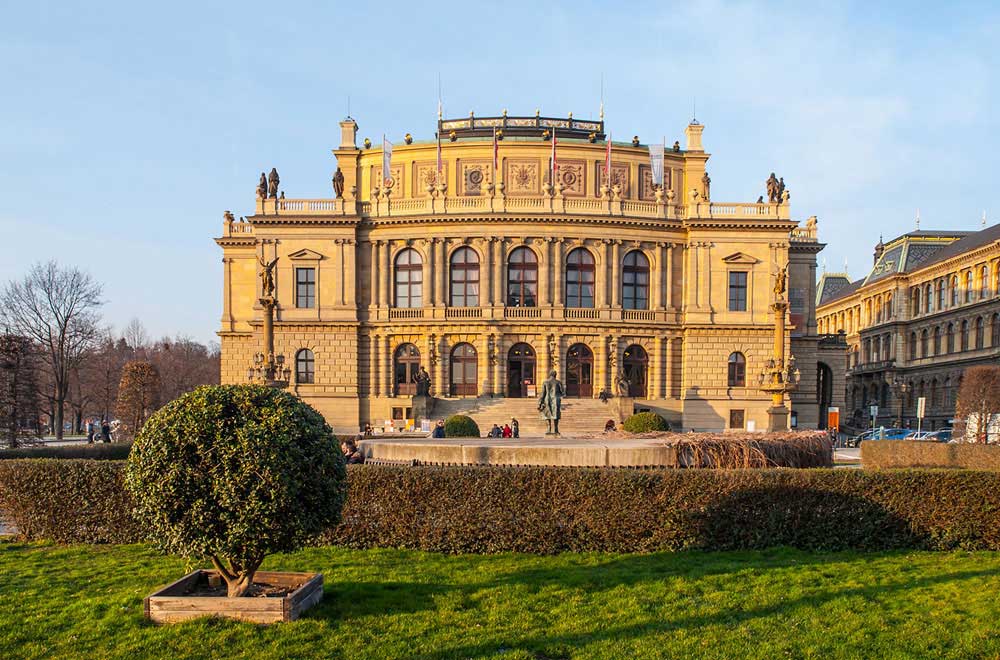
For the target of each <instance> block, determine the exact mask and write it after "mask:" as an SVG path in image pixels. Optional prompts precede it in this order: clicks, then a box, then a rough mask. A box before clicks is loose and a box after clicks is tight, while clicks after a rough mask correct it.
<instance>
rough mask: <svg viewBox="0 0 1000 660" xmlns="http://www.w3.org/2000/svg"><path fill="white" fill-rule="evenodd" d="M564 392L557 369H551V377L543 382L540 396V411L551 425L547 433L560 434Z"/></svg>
mask: <svg viewBox="0 0 1000 660" xmlns="http://www.w3.org/2000/svg"><path fill="white" fill-rule="evenodd" d="M564 394H565V390H564V389H563V384H562V383H561V382H559V379H558V378H556V372H555V370H552V371H550V372H549V377H548V378H547V379H546V380H545V382H544V383H542V394H541V395H540V396H539V397H538V412H540V413H541V414H542V419H544V420H546V421H547V422H548V425H549V426H548V431H546V432H545V435H559V417H560V415H561V413H562V398H563V395H564Z"/></svg>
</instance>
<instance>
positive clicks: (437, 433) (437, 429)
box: [431, 419, 444, 438]
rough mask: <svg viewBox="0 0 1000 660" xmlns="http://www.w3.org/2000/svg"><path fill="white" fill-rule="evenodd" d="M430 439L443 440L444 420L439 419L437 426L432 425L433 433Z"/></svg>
mask: <svg viewBox="0 0 1000 660" xmlns="http://www.w3.org/2000/svg"><path fill="white" fill-rule="evenodd" d="M431 437H432V438H443V437H444V420H443V419H439V420H438V421H437V424H435V425H434V432H433V433H431Z"/></svg>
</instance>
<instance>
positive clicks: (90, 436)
mask: <svg viewBox="0 0 1000 660" xmlns="http://www.w3.org/2000/svg"><path fill="white" fill-rule="evenodd" d="M87 444H88V445H92V444H94V420H93V418H88V419H87Z"/></svg>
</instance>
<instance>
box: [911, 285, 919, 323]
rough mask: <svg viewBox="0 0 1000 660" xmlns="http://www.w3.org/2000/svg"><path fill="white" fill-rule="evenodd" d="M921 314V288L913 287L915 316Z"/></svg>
mask: <svg viewBox="0 0 1000 660" xmlns="http://www.w3.org/2000/svg"><path fill="white" fill-rule="evenodd" d="M919 313H920V287H913V315H914V316H916V315H917V314H919Z"/></svg>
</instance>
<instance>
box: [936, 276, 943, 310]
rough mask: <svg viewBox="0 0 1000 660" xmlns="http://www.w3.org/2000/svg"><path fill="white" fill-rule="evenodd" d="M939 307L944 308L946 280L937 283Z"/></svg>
mask: <svg viewBox="0 0 1000 660" xmlns="http://www.w3.org/2000/svg"><path fill="white" fill-rule="evenodd" d="M937 308H938V309H944V280H938V283H937Z"/></svg>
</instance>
